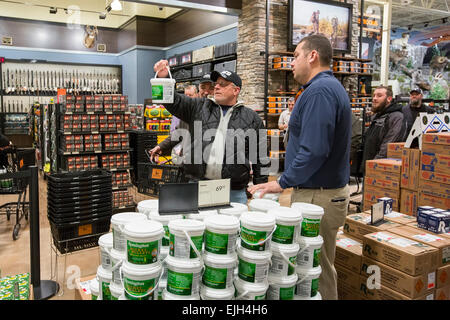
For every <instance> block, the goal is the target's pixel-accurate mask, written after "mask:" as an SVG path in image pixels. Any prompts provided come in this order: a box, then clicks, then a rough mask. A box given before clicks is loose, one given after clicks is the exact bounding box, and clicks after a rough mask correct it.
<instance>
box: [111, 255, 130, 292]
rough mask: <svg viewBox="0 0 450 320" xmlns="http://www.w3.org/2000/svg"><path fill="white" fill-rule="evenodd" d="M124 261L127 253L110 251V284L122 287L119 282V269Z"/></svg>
mask: <svg viewBox="0 0 450 320" xmlns="http://www.w3.org/2000/svg"><path fill="white" fill-rule="evenodd" d="M125 260H127V253H126V252H125V251H117V250H116V249H111V266H112V267H111V272H112V282H114V283H115V284H117V285H122V282H121V281H120V267H121V266H122V263H123V262H124V261H125Z"/></svg>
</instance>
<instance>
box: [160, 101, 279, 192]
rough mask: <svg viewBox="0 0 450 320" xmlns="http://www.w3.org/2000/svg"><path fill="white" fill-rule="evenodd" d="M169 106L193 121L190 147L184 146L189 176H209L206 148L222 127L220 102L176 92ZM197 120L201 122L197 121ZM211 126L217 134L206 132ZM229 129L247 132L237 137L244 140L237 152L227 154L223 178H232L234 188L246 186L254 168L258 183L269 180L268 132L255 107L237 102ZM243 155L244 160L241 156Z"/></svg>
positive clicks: (171, 109)
mask: <svg viewBox="0 0 450 320" xmlns="http://www.w3.org/2000/svg"><path fill="white" fill-rule="evenodd" d="M165 107H166V108H167V110H169V112H170V113H171V114H172V115H174V116H176V117H177V118H179V119H180V120H183V121H185V122H186V123H187V124H188V125H189V133H190V136H191V137H190V138H191V144H190V149H189V150H183V152H185V156H186V158H187V159H186V163H183V168H184V173H185V175H186V177H187V178H189V179H194V180H202V179H205V173H206V160H207V158H206V157H205V154H207V152H206V153H205V149H206V148H207V147H208V146H209V145H211V144H212V143H213V141H214V138H215V132H216V131H215V129H217V128H218V126H219V123H220V119H221V116H222V110H221V108H220V106H219V105H218V104H217V103H216V102H215V101H214V99H209V98H189V97H186V96H185V95H181V94H178V93H175V96H174V103H173V104H165ZM195 122H197V125H196V124H195ZM199 123H201V131H200V130H199V126H198V124H199ZM210 129H213V130H212V131H210V132H213V133H214V134H213V137H210V136H208V135H205V132H206V131H207V130H210ZM228 129H235V130H238V129H241V130H243V132H244V135H240V137H238V138H237V139H241V138H242V140H243V141H244V143H243V145H240V144H239V143H235V144H234V151H233V154H226V155H225V156H224V160H223V165H222V179H227V178H230V180H231V189H233V190H239V189H243V188H246V187H247V185H248V182H249V180H250V171H251V170H252V171H253V183H254V184H259V183H265V182H267V181H268V176H267V174H263V173H262V172H261V169H262V168H263V167H268V166H269V165H270V162H269V158H268V156H267V134H266V130H265V128H264V124H263V122H262V120H261V118H260V117H259V116H258V114H257V113H256V112H255V111H253V110H252V109H250V108H247V107H244V106H243V105H242V104H237V105H235V106H233V110H232V114H231V118H230V121H229V123H228ZM249 129H250V131H252V130H254V132H256V133H257V143H256V146H255V145H253V144H252V145H250V144H251V143H252V141H250V140H249V137H248V136H247V135H246V134H245V133H249V132H250V131H249ZM195 131H198V132H195ZM200 135H201V136H200ZM227 138H228V137H227ZM228 142H229V141H228V140H227V143H228ZM240 147H243V148H240ZM255 147H256V151H257V157H256V161H254V162H252V163H250V160H251V159H252V158H254V157H255V156H256V155H254V154H253V152H252V157H250V151H254V150H255V149H254V148H255ZM260 150H261V151H260ZM199 151H201V155H199ZM199 156H201V158H200V160H202V162H201V163H197V162H198V160H199ZM206 156H207V155H206ZM225 157H226V158H227V159H225ZM205 158H206V159H205ZM242 158H243V160H244V161H240V160H239V159H242ZM188 159H189V161H188ZM196 160H197V161H196Z"/></svg>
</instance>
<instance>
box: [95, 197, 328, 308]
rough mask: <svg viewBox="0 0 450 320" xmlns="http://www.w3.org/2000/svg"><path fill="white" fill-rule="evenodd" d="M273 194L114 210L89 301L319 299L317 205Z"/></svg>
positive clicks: (145, 204) (101, 241) (145, 203)
mask: <svg viewBox="0 0 450 320" xmlns="http://www.w3.org/2000/svg"><path fill="white" fill-rule="evenodd" d="M276 200H277V198H268V197H265V198H264V199H253V200H251V201H250V203H249V206H248V207H247V206H246V205H243V204H239V203H231V205H232V207H231V208H227V209H220V210H219V211H216V210H212V211H203V212H201V213H200V214H189V215H159V213H158V200H145V201H141V202H140V203H139V204H138V211H139V212H138V213H136V212H127V213H119V214H115V215H113V216H112V218H111V226H112V229H113V232H112V233H109V234H107V235H104V236H102V237H101V238H100V239H99V246H100V252H101V261H102V264H101V265H100V266H99V267H98V270H97V278H96V279H94V281H92V282H91V292H92V297H93V299H96V298H97V296H98V299H103V300H109V299H112V300H117V299H120V300H153V299H160V300H161V299H162V300H199V299H202V300H232V299H237V300H258V299H270V300H293V299H299V300H320V299H321V297H320V293H318V291H317V288H318V281H319V280H318V278H319V276H320V273H321V269H320V266H319V253H320V248H321V246H322V243H323V240H322V238H321V237H320V236H319V235H318V232H319V226H320V220H321V218H322V215H323V209H322V208H321V207H318V206H315V205H311V204H307V203H293V204H292V206H291V208H288V207H282V206H280V204H279V203H278V202H277V201H276ZM96 281H98V284H97V282H96Z"/></svg>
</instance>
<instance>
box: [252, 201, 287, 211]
mask: <svg viewBox="0 0 450 320" xmlns="http://www.w3.org/2000/svg"><path fill="white" fill-rule="evenodd" d="M248 206H249V208H250V209H255V210H257V211H263V212H267V211H268V210H269V209H273V208H277V207H279V206H280V204H279V203H278V202H276V201H273V200H268V199H252V200H250V202H249V204H248Z"/></svg>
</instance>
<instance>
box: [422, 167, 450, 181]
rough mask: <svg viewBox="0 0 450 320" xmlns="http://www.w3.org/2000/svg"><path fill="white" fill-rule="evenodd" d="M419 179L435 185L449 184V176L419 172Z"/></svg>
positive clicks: (431, 172)
mask: <svg viewBox="0 0 450 320" xmlns="http://www.w3.org/2000/svg"><path fill="white" fill-rule="evenodd" d="M419 178H420V179H422V180H428V181H432V182H437V183H444V184H450V174H445V173H440V172H433V171H424V170H420V172H419Z"/></svg>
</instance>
